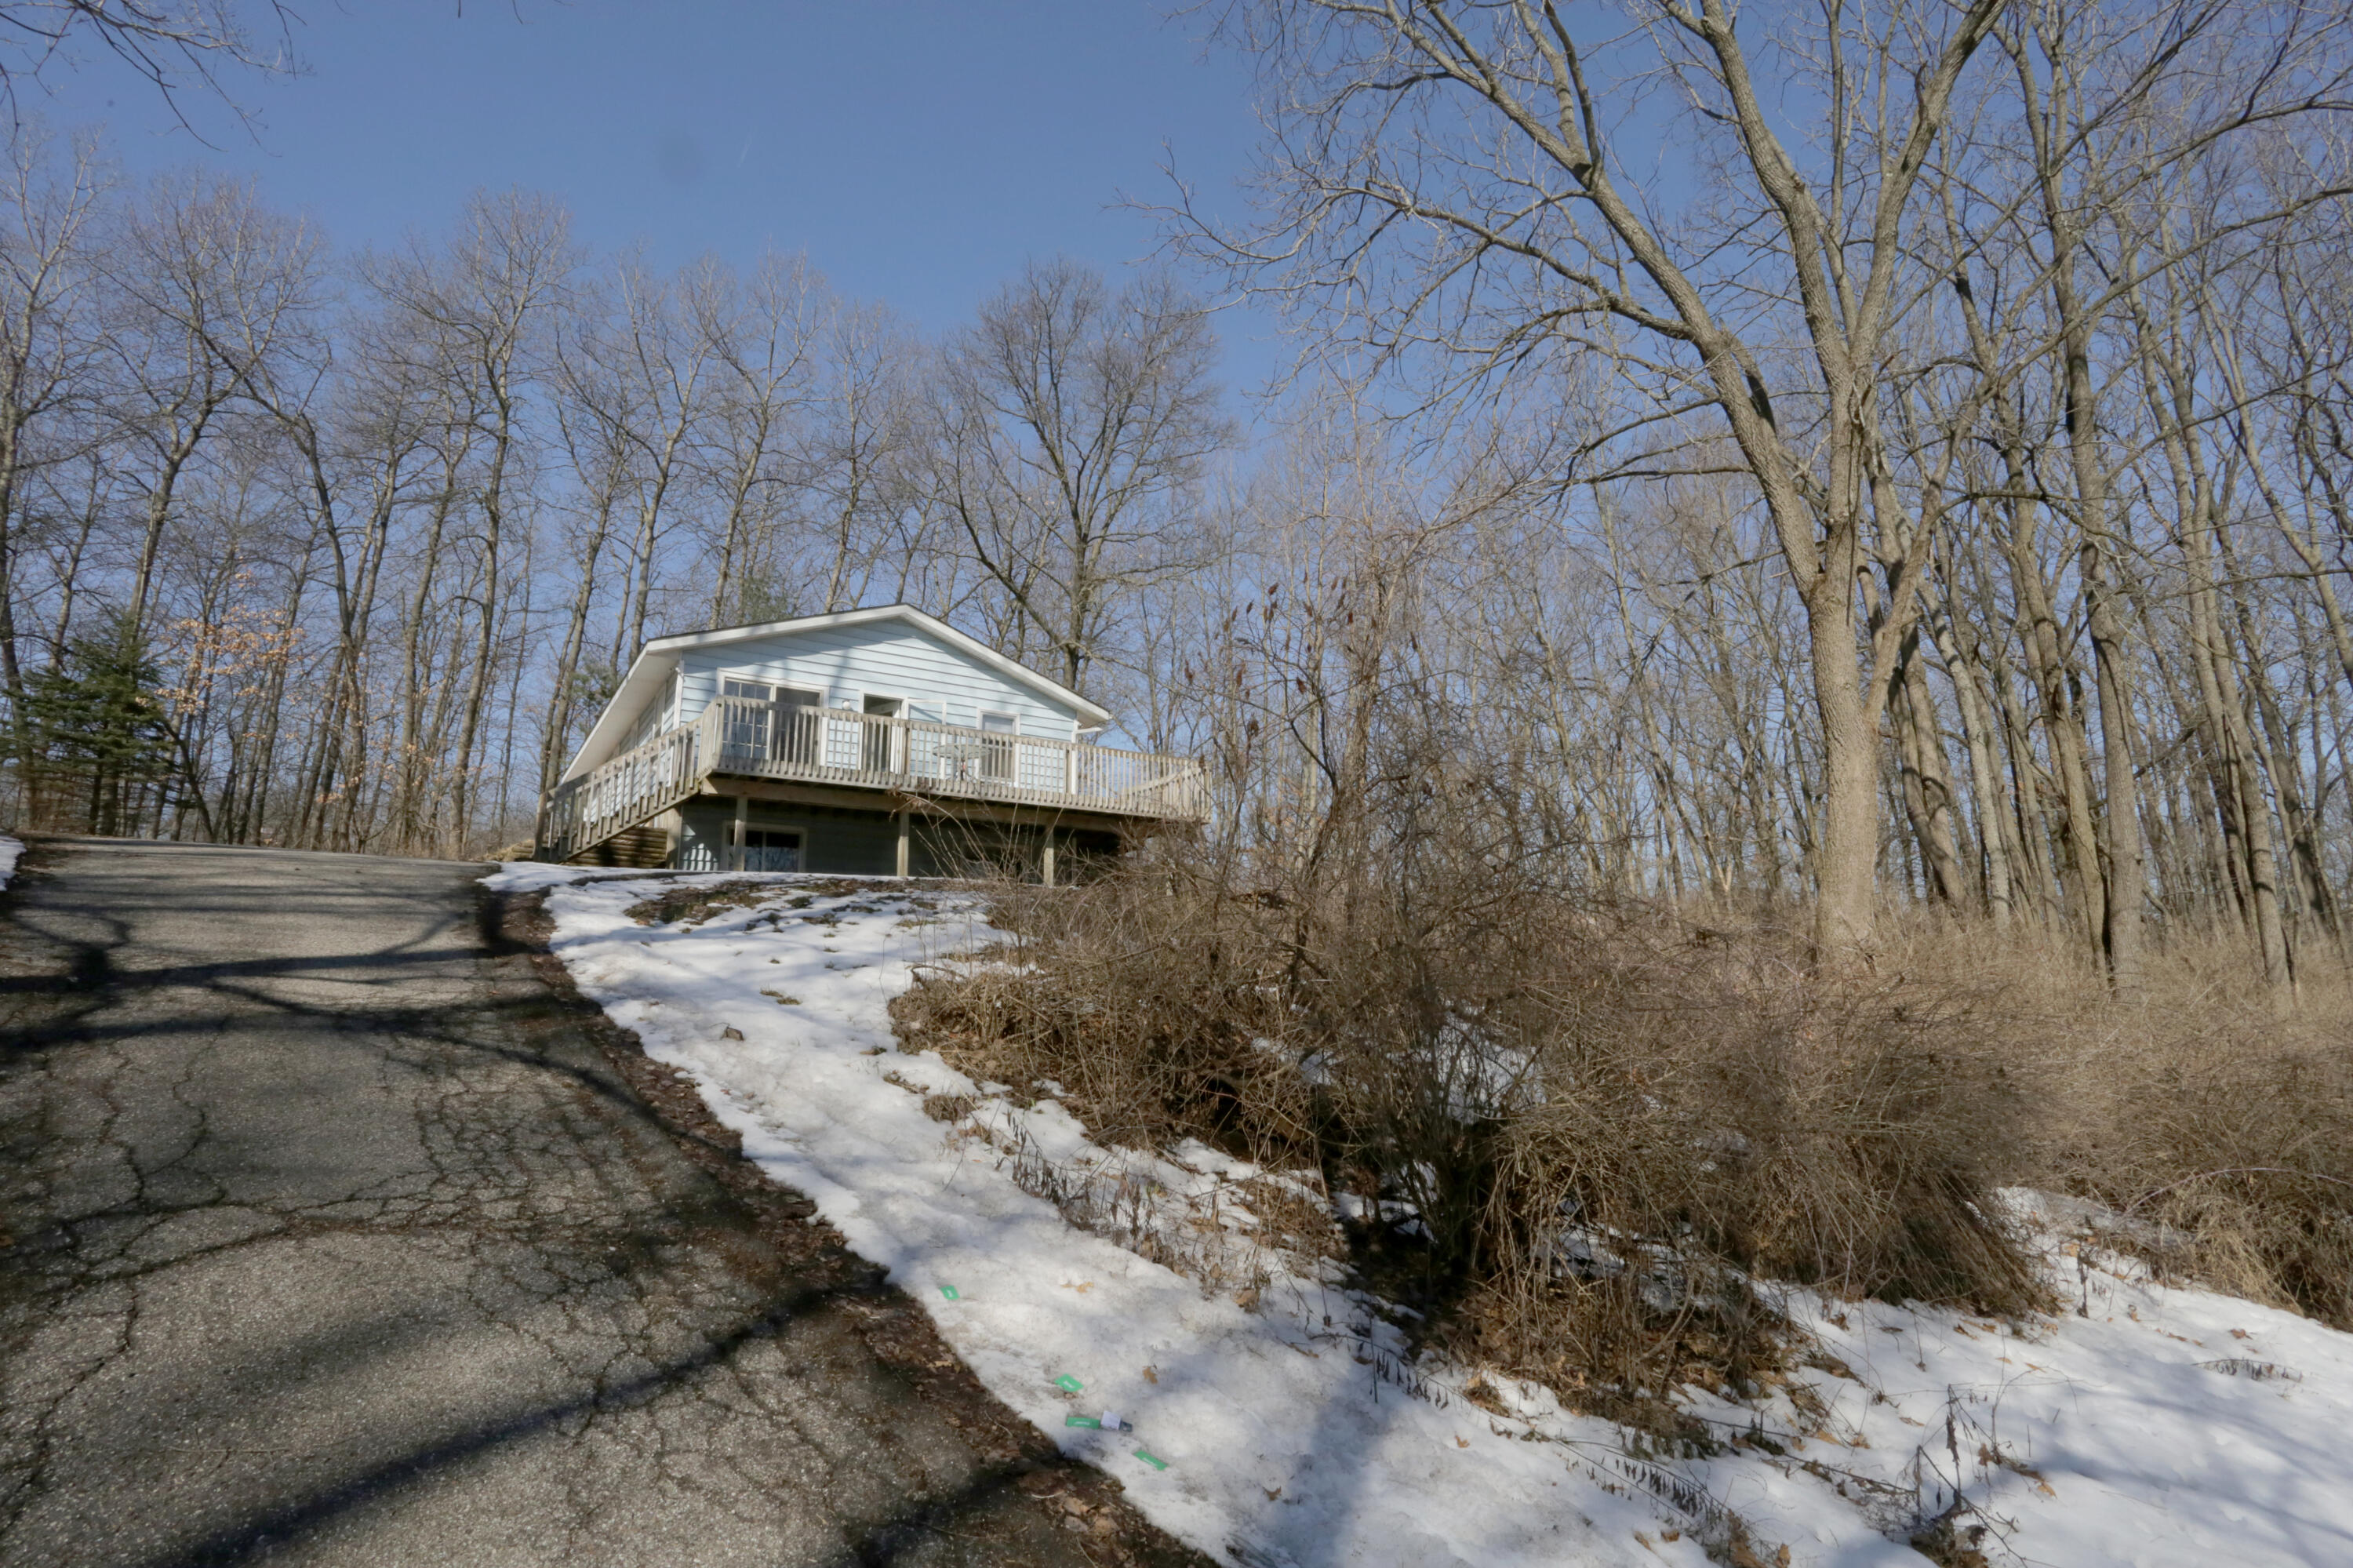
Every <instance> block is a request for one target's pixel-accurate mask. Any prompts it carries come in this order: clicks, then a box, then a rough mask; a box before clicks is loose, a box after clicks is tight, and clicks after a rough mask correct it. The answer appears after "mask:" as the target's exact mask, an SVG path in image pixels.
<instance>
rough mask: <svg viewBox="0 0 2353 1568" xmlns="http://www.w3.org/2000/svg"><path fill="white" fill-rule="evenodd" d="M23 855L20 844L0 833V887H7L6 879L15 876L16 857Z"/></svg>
mask: <svg viewBox="0 0 2353 1568" xmlns="http://www.w3.org/2000/svg"><path fill="white" fill-rule="evenodd" d="M23 853H25V846H24V845H23V844H22V843H20V842H17V841H16V840H15V839H12V838H10V837H9V836H8V835H7V834H5V833H0V887H5V886H7V885H8V879H9V878H10V877H11V876H14V875H15V874H16V857H17V856H18V855H20V854H23Z"/></svg>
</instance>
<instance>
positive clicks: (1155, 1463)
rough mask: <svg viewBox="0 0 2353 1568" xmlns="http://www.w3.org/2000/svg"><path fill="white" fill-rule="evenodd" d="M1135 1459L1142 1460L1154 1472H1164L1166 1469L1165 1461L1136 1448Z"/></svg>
mask: <svg viewBox="0 0 2353 1568" xmlns="http://www.w3.org/2000/svg"><path fill="white" fill-rule="evenodd" d="M1135 1457H1137V1458H1139V1459H1141V1460H1143V1461H1144V1462H1145V1464H1147V1465H1149V1466H1151V1467H1153V1468H1154V1469H1155V1470H1165V1469H1166V1468H1167V1467H1168V1461H1167V1460H1166V1459H1163V1458H1161V1457H1158V1456H1156V1455H1155V1454H1153V1453H1151V1452H1150V1451H1148V1450H1146V1449H1143V1448H1138V1449H1137V1450H1136V1451H1135Z"/></svg>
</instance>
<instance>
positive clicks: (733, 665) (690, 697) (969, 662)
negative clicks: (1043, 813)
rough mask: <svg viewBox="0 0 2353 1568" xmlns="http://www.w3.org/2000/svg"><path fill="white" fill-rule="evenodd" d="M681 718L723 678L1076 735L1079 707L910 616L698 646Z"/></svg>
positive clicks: (973, 722)
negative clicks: (988, 716) (1017, 679)
mask: <svg viewBox="0 0 2353 1568" xmlns="http://www.w3.org/2000/svg"><path fill="white" fill-rule="evenodd" d="M678 670H679V682H680V697H681V700H680V703H679V705H678V722H681V723H684V722H686V721H688V720H691V719H692V718H694V717H695V716H696V715H699V714H701V713H702V710H703V708H704V707H705V706H706V705H708V704H709V703H710V702H711V700H712V698H713V697H715V696H717V695H718V694H719V683H720V682H721V681H722V680H723V679H728V678H733V679H736V680H744V681H761V682H765V683H769V684H772V685H780V686H797V687H800V688H802V689H804V690H807V691H816V692H822V693H824V694H825V705H826V706H828V707H829V708H850V709H853V710H854V709H856V708H858V707H859V706H860V703H861V699H862V698H863V696H864V695H865V694H869V693H871V694H875V695H878V696H893V697H901V698H903V699H905V701H906V703H907V712H908V715H909V716H910V717H914V718H929V719H935V720H937V721H938V722H941V723H944V724H955V725H965V726H977V725H978V724H979V723H980V715H982V713H984V712H987V713H1002V714H1011V715H1014V716H1015V718H1016V719H1017V720H1018V722H1019V724H1020V732H1021V733H1022V734H1023V735H1029V736H1039V737H1041V738H1046V739H1053V740H1070V739H1072V738H1074V737H1075V736H1076V735H1077V731H1078V716H1077V715H1076V714H1075V713H1073V712H1072V711H1071V709H1070V708H1068V707H1065V706H1062V705H1059V704H1055V703H1050V702H1048V701H1047V700H1045V699H1044V698H1043V697H1041V696H1040V695H1039V694H1038V693H1036V692H1033V691H1031V690H1030V689H1029V688H1028V687H1026V686H1022V685H1019V684H1017V683H1014V682H1013V681H1011V680H1008V678H1006V677H1005V676H1004V675H1002V674H1000V673H997V671H995V670H992V669H990V668H989V667H988V666H987V665H986V664H983V663H980V662H977V661H976V660H974V659H971V658H968V657H966V656H965V654H963V653H961V652H958V651H956V650H955V649H954V648H952V647H950V646H949V645H948V644H946V643H945V642H943V641H939V640H938V639H936V638H934V637H932V636H931V635H929V634H928V633H926V632H924V631H923V630H919V629H917V628H915V627H912V626H908V625H906V624H904V623H892V622H875V623H871V624H869V625H864V626H848V627H831V628H826V629H822V630H810V631H799V632H791V633H786V634H784V635H780V636H776V637H772V638H763V639H761V640H759V641H751V642H737V643H733V644H729V645H727V646H724V647H718V648H691V649H688V650H686V651H685V652H682V653H681V655H680V656H679V666H678Z"/></svg>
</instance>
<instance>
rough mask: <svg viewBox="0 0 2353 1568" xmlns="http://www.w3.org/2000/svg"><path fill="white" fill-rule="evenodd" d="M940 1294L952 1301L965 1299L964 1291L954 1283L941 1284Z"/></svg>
mask: <svg viewBox="0 0 2353 1568" xmlns="http://www.w3.org/2000/svg"><path fill="white" fill-rule="evenodd" d="M940 1294H941V1295H943V1296H944V1297H946V1298H948V1299H949V1300H951V1301H961V1300H963V1299H964V1293H963V1292H962V1291H960V1290H958V1289H957V1288H956V1287H955V1286H953V1285H943V1286H941V1287H940Z"/></svg>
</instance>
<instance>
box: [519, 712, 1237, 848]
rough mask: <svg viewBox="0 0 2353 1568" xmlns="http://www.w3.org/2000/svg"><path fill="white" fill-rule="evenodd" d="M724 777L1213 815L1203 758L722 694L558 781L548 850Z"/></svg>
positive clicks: (587, 838)
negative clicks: (684, 718) (671, 725)
mask: <svg viewBox="0 0 2353 1568" xmlns="http://www.w3.org/2000/svg"><path fill="white" fill-rule="evenodd" d="M722 776H728V777H735V778H742V779H779V780H786V781H792V782H800V783H808V784H829V785H837V786H844V787H847V788H849V789H861V790H862V789H871V790H874V791H877V792H878V799H877V800H876V802H875V803H876V805H877V806H878V807H879V808H885V809H892V808H895V807H896V806H898V805H900V804H903V803H904V799H905V798H907V797H915V798H920V799H921V800H925V801H938V802H943V803H952V802H957V801H987V802H993V803H996V804H1000V805H1008V806H1028V807H1037V808H1041V809H1043V810H1051V811H1069V812H1084V813H1090V814H1093V815H1097V816H1103V817H1112V818H1126V819H1131V820H1143V821H1201V820H1202V819H1203V818H1205V817H1206V816H1207V815H1208V779H1207V778H1206V776H1205V775H1204V774H1203V772H1202V769H1201V765H1200V764H1199V763H1198V762H1197V761H1195V760H1193V759H1192V758H1185V757H1167V756H1162V755H1160V754H1157V753H1154V752H1144V751H1119V750H1115V749H1113V748H1112V747H1103V746H1093V745H1090V744H1089V743H1087V742H1085V741H1072V740H1045V739H1040V738H1039V737H1037V736H1010V735H997V734H990V733H985V732H983V731H980V730H976V729H966V728H965V727H963V726H958V725H946V724H933V723H929V722H927V721H925V720H923V719H902V718H886V717H882V716H880V715H871V714H856V713H848V712H844V711H841V710H839V709H835V708H814V707H797V706H793V705H784V704H775V703H759V702H750V701H746V700H744V699H742V698H737V697H722V698H719V699H717V700H716V701H714V702H712V704H711V705H709V706H707V707H705V708H704V709H703V711H702V715H700V716H699V717H697V718H696V719H695V720H694V721H693V722H691V723H690V724H685V725H681V726H679V727H678V728H676V729H673V730H670V731H667V732H665V733H664V734H661V735H658V736H654V737H653V738H652V739H651V740H649V741H647V742H645V743H644V744H643V745H641V746H638V747H633V748H632V749H630V750H628V751H626V752H623V753H622V754H621V755H620V756H618V757H616V758H613V759H612V760H611V761H609V762H607V763H605V764H604V765H603V766H602V767H599V768H593V769H591V770H590V771H589V772H587V773H586V774H583V775H581V776H580V777H578V778H576V779H567V780H565V782H564V783H562V784H559V785H558V786H556V789H555V792H554V795H552V796H551V797H550V798H549V800H548V803H547V811H546V815H545V816H544V818H543V821H542V823H541V826H540V838H539V858H541V859H542V860H552V861H566V860H570V859H571V858H572V857H573V856H575V855H576V854H579V853H582V852H584V851H586V850H588V849H592V848H594V847H595V846H596V845H597V844H599V843H601V842H604V841H605V840H607V839H609V838H611V837H613V836H614V835H615V834H616V833H620V832H627V831H628V830H629V829H631V828H634V827H636V826H638V824H640V823H642V822H645V821H648V820H649V819H650V818H652V817H654V816H657V815H659V813H661V812H663V811H666V810H670V808H671V807H673V806H676V805H678V804H679V803H681V801H684V800H689V799H691V797H693V796H695V795H698V794H702V793H703V792H704V791H705V789H706V788H707V787H708V786H709V785H710V781H711V780H712V779H714V778H717V777H722ZM713 792H717V793H724V791H723V790H714V791H713Z"/></svg>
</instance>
